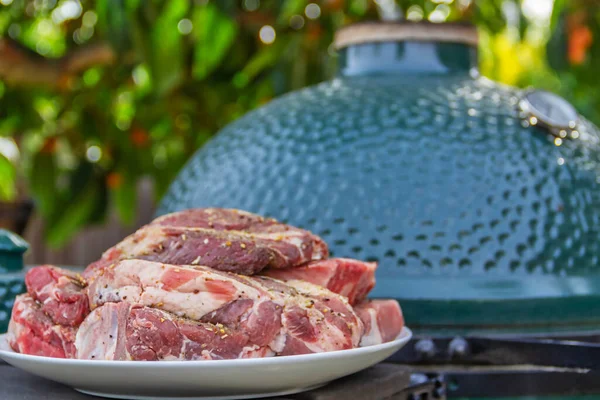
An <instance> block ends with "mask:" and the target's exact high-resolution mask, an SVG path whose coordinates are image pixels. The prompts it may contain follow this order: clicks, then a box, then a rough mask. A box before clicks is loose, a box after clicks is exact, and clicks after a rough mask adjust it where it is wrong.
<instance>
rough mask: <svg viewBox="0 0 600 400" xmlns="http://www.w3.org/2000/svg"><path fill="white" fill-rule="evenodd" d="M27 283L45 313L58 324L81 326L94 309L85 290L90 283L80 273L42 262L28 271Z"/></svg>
mask: <svg viewBox="0 0 600 400" xmlns="http://www.w3.org/2000/svg"><path fill="white" fill-rule="evenodd" d="M25 285H26V286H27V292H29V294H30V295H31V297H32V298H33V299H34V300H36V301H37V302H38V303H39V304H40V305H41V310H42V312H43V313H44V314H46V315H48V316H49V317H50V318H51V319H52V321H53V322H54V323H55V324H60V325H65V326H78V325H79V324H80V323H81V322H82V321H83V319H84V318H85V317H86V315H87V314H88V313H89V312H90V311H89V305H88V298H87V294H86V292H85V291H84V290H83V288H84V287H85V285H86V282H85V281H84V280H83V278H81V276H79V274H75V273H73V272H70V271H67V270H64V269H60V268H56V267H52V266H50V265H42V266H39V267H35V268H32V269H30V270H29V271H28V272H27V274H26V275H25Z"/></svg>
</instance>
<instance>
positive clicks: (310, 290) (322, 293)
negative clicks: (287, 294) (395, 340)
mask: <svg viewBox="0 0 600 400" xmlns="http://www.w3.org/2000/svg"><path fill="white" fill-rule="evenodd" d="M287 284H288V285H290V286H292V287H293V288H295V289H296V290H298V291H299V292H300V293H302V294H305V295H306V296H307V297H305V300H304V303H310V302H309V299H310V298H311V297H315V298H323V297H330V298H336V299H338V300H340V301H342V302H343V303H344V304H345V305H346V306H347V312H345V313H344V314H345V315H346V317H348V318H349V317H353V319H354V321H352V322H354V323H352V322H350V321H349V323H350V327H351V330H352V338H351V342H352V344H353V345H354V346H356V345H358V343H359V341H360V338H361V334H362V330H363V327H362V322H361V320H360V318H358V316H357V315H356V314H355V313H354V311H353V309H352V307H351V306H350V305H349V303H348V299H347V298H346V297H344V296H340V295H338V294H336V293H333V292H331V291H330V290H327V289H325V288H323V287H321V286H318V285H314V284H312V283H309V282H305V281H300V280H290V281H288V282H287ZM303 297H304V296H303ZM289 305H290V306H300V307H301V308H303V309H304V310H306V312H307V314H308V318H309V321H310V323H311V325H313V326H315V327H319V326H322V328H321V329H319V332H318V334H317V338H318V340H317V341H316V342H315V343H304V344H305V345H306V346H307V347H308V348H309V349H310V350H312V351H314V352H323V351H333V350H339V349H340V346H339V345H336V343H340V342H346V341H347V340H348V339H347V337H346V335H345V334H344V332H342V331H341V330H340V329H339V328H337V327H336V326H334V325H332V324H329V323H328V321H327V319H326V318H325V317H326V316H325V315H324V314H323V312H322V310H318V309H317V308H316V307H314V306H312V307H306V306H305V304H303V302H302V300H301V302H298V298H294V297H292V298H291V299H290V304H289Z"/></svg>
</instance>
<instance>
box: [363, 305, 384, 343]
mask: <svg viewBox="0 0 600 400" xmlns="http://www.w3.org/2000/svg"><path fill="white" fill-rule="evenodd" d="M367 311H368V313H369V319H370V320H371V330H370V331H369V332H365V334H364V335H363V337H362V339H361V341H360V347H366V346H372V345H375V344H381V343H383V336H382V335H381V331H380V330H379V324H378V323H377V311H375V310H374V309H372V308H370V309H368V310H367Z"/></svg>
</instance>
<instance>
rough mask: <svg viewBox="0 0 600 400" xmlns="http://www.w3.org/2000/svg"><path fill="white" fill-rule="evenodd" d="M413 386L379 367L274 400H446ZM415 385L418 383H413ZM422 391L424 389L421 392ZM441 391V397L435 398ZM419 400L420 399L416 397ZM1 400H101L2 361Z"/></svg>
mask: <svg viewBox="0 0 600 400" xmlns="http://www.w3.org/2000/svg"><path fill="white" fill-rule="evenodd" d="M410 383H411V374H410V372H409V370H408V369H407V368H406V367H403V366H399V365H394V364H378V365H376V366H374V367H371V368H369V369H367V370H365V371H362V372H359V373H357V374H354V375H351V376H349V377H346V378H343V379H340V380H337V381H335V382H333V383H331V384H330V385H328V386H326V387H324V388H320V389H317V390H313V391H311V392H307V393H300V394H297V395H293V396H288V397H285V398H283V397H279V398H270V399H271V400H285V399H289V400H347V399H362V400H383V399H386V400H408V399H413V398H415V397H414V395H415V390H416V391H417V393H418V392H419V390H420V391H422V392H423V393H429V394H430V395H429V396H428V397H429V398H430V399H432V398H436V397H437V398H443V397H444V396H443V393H442V392H440V391H439V389H440V388H439V387H438V388H436V387H434V386H432V385H431V384H430V383H423V384H422V385H420V386H419V385H416V386H413V387H412V388H411V391H410V393H409V392H408V391H407V390H406V388H407V387H408V386H409V384H410ZM413 383H414V382H413ZM419 387H420V389H419ZM436 390H438V395H441V396H432V395H431V394H432V393H433V392H435V391H436ZM416 398H418V396H417V397H416ZM0 399H2V400H71V399H73V400H80V399H81V400H83V399H98V397H93V396H89V395H85V394H81V393H79V392H76V391H75V390H73V389H71V388H69V387H67V386H64V385H61V384H59V383H55V382H52V381H49V380H46V379H43V378H39V377H36V376H34V375H31V374H29V373H27V372H24V371H21V370H19V369H17V368H13V367H12V366H10V365H8V364H6V363H3V362H2V361H0Z"/></svg>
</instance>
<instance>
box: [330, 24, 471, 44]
mask: <svg viewBox="0 0 600 400" xmlns="http://www.w3.org/2000/svg"><path fill="white" fill-rule="evenodd" d="M398 41H420V42H446V43H462V44H466V45H469V46H474V47H476V46H477V44H478V42H479V37H478V34H477V29H476V28H475V26H474V25H472V24H468V23H459V22H455V23H432V22H407V21H401V22H361V23H356V24H352V25H348V26H345V27H343V28H341V29H339V30H338V31H337V32H336V34H335V40H334V46H335V48H336V49H338V50H339V49H342V48H345V47H348V46H352V45H357V44H364V43H375V42H398Z"/></svg>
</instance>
